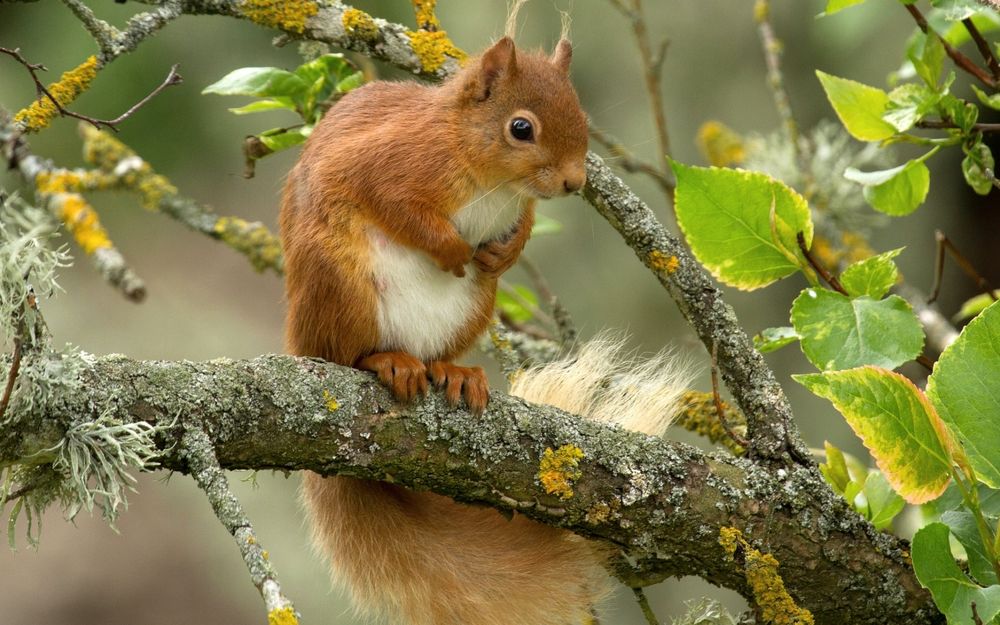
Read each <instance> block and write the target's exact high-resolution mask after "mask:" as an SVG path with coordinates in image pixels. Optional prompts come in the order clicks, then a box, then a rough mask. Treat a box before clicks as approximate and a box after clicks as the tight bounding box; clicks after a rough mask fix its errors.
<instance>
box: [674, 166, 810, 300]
mask: <svg viewBox="0 0 1000 625" xmlns="http://www.w3.org/2000/svg"><path fill="white" fill-rule="evenodd" d="M671 166H672V167H673V170H674V175H675V176H676V178H677V191H676V201H675V209H676V211H677V222H678V224H680V227H681V230H683V231H684V235H685V236H686V237H687V240H688V244H689V245H690V246H691V250H692V251H693V252H694V254H695V256H696V257H697V258H698V261H699V262H701V264H702V265H704V266H705V267H707V268H708V270H709V271H711V272H712V275H714V276H715V277H716V278H718V279H719V280H720V281H722V282H724V283H725V284H728V285H730V286H735V287H737V288H740V289H744V290H747V291H750V290H753V289H757V288H760V287H762V286H767V285H768V284H771V283H772V282H774V281H776V280H779V279H781V278H784V277H786V276H789V275H791V274H793V273H795V272H796V271H798V270H799V269H800V268H801V267H803V266H804V265H805V260H804V259H802V258H801V253H800V252H799V250H798V243H797V242H796V238H795V235H796V233H797V232H802V233H803V235H804V237H805V242H806V246H809V245H810V244H811V243H812V235H813V223H812V218H811V217H810V215H809V206H808V205H807V204H806V201H805V199H804V198H803V197H802V196H801V195H799V194H798V193H796V192H795V191H793V190H792V189H791V188H789V187H788V186H786V185H785V184H784V183H782V182H779V181H778V180H775V179H774V178H771V177H770V176H767V175H765V174H762V173H758V172H749V171H743V170H737V169H721V168H718V167H688V166H687V165H682V164H681V163H678V162H677V161H672V162H671Z"/></svg>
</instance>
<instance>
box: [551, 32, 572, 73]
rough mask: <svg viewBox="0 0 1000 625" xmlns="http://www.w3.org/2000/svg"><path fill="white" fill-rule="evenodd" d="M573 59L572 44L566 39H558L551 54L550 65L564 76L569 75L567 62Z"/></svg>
mask: <svg viewBox="0 0 1000 625" xmlns="http://www.w3.org/2000/svg"><path fill="white" fill-rule="evenodd" d="M572 59H573V44H571V43H570V42H569V40H568V39H560V40H559V43H558V44H556V49H555V52H553V53H552V59H551V61H552V64H553V65H555V66H556V67H558V68H559V70H560V71H562V73H564V74H568V73H569V62H570V61H571V60H572Z"/></svg>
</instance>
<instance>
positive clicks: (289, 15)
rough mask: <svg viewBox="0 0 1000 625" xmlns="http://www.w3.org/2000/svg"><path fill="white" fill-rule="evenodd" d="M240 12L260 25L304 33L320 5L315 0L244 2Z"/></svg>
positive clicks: (259, 0) (247, 0)
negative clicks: (309, 20)
mask: <svg viewBox="0 0 1000 625" xmlns="http://www.w3.org/2000/svg"><path fill="white" fill-rule="evenodd" d="M239 11H240V12H241V13H243V15H246V16H247V17H248V18H250V20H251V21H253V22H257V23H258V24H262V25H264V26H270V27H272V28H280V29H282V30H288V31H291V32H293V33H302V32H305V30H306V21H307V20H308V19H309V18H310V17H312V16H314V15H316V13H317V12H318V11H319V5H318V4H317V3H316V2H315V0H242V2H240V4H239Z"/></svg>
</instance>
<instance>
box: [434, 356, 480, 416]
mask: <svg viewBox="0 0 1000 625" xmlns="http://www.w3.org/2000/svg"><path fill="white" fill-rule="evenodd" d="M428 373H429V374H430V376H431V381H432V382H434V386H436V387H438V388H443V389H444V397H445V399H447V400H448V403H449V404H451V405H452V406H457V405H458V402H459V401H460V400H461V399H462V398H463V397H464V398H465V403H466V405H467V406H468V407H469V410H471V411H472V412H475V413H476V414H480V413H482V412H483V410H485V409H486V402H487V401H489V398H490V385H489V382H487V381H486V372H484V371H483V368H482V367H459V366H458V365H453V364H451V363H450V362H445V361H443V360H435V361H433V362H431V363H430V364H429V365H428Z"/></svg>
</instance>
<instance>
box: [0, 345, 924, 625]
mask: <svg viewBox="0 0 1000 625" xmlns="http://www.w3.org/2000/svg"><path fill="white" fill-rule="evenodd" d="M70 357H71V358H81V360H82V361H83V362H84V363H85V364H84V365H83V366H84V369H83V373H82V377H81V382H82V384H79V385H74V387H73V388H70V390H68V391H67V392H66V393H61V394H59V395H58V396H56V397H53V398H52V399H51V400H49V401H47V402H45V403H43V404H41V405H37V404H36V406H35V407H34V408H33V409H31V410H30V411H29V410H23V409H22V410H19V409H18V404H16V403H15V404H12V408H13V412H12V413H10V414H9V415H8V417H9V418H10V419H11V421H10V422H8V423H7V424H6V426H5V427H4V428H3V429H2V430H0V466H4V465H6V464H9V463H11V462H16V461H18V460H20V459H24V458H26V457H28V456H32V455H33V454H36V455H35V458H36V459H37V460H44V458H45V451H44V450H46V449H48V448H50V447H52V446H53V445H55V444H56V443H58V442H59V440H61V437H62V436H63V433H64V432H65V431H66V429H67V428H68V427H70V426H71V425H72V424H74V423H78V422H80V421H85V420H92V419H95V418H97V417H98V416H99V415H105V417H107V416H111V417H114V418H116V419H119V420H121V421H122V422H133V421H138V420H142V421H147V422H150V423H154V424H160V425H163V424H174V425H173V427H172V428H170V429H169V430H167V431H166V432H167V433H166V434H164V435H163V436H162V440H159V441H158V445H159V446H160V449H161V451H162V456H161V457H160V459H159V462H160V464H161V466H162V467H163V468H165V469H169V470H173V471H179V472H183V473H188V472H190V469H191V467H189V466H188V462H187V459H186V456H185V455H184V453H183V451H182V450H183V446H181V445H180V444H179V443H180V440H181V437H182V436H183V434H184V433H185V432H189V431H191V430H201V431H204V432H205V433H206V434H207V435H208V437H209V440H210V441H211V443H212V445H213V446H214V448H215V451H216V454H217V456H218V459H219V462H220V464H221V466H222V467H223V468H226V469H277V470H299V469H309V470H312V471H317V472H319V473H322V474H326V475H333V474H342V475H355V476H361V477H365V478H372V479H379V480H386V479H391V480H392V481H394V482H396V483H399V484H403V485H405V486H408V487H411V488H415V489H430V490H433V491H435V492H438V493H442V494H446V495H449V496H452V497H454V498H456V499H458V500H460V501H464V502H468V503H471V504H479V505H487V506H492V507H495V508H498V509H500V510H503V511H508V512H511V511H517V512H519V513H522V514H525V515H528V516H529V517H531V518H534V519H536V520H538V521H540V522H542V523H546V524H550V525H555V526H560V527H564V528H566V529H569V530H571V531H574V532H577V533H579V534H582V535H584V536H588V537H591V538H594V539H599V540H602V541H606V542H608V543H610V544H612V545H615V546H616V547H618V548H620V549H621V550H622V552H623V553H624V554H625V555H626V556H627V557H628V559H629V560H630V561H632V562H634V563H635V567H634V570H633V571H629V572H626V571H624V570H620V571H618V574H619V576H620V577H622V578H623V579H624V581H626V582H627V583H629V584H630V585H633V586H637V585H643V584H650V583H655V582H657V581H660V580H662V579H664V578H667V577H671V576H681V575H697V576H699V577H702V578H704V579H706V580H708V581H710V582H713V583H715V584H719V585H722V586H726V587H729V588H732V589H735V590H736V591H738V592H740V593H742V594H744V595H745V596H749V592H750V591H749V586H748V584H747V582H746V579H745V578H744V575H743V570H742V568H741V567H739V566H737V565H736V564H734V563H733V562H732V561H731V560H728V559H727V558H726V557H725V556H724V552H723V550H722V548H721V547H720V545H719V531H720V529H721V528H723V527H735V528H737V529H739V530H740V531H741V532H742V533H743V535H744V536H745V537H746V538H747V539H748V540H749V541H750V542H751V543H753V544H754V546H755V547H756V548H758V549H760V550H761V551H764V552H767V553H770V554H772V555H774V556H775V557H776V558H777V559H778V561H779V563H780V569H779V572H780V574H781V576H782V578H783V579H784V582H785V585H786V587H787V588H788V590H789V592H790V593H791V595H792V597H793V598H794V599H795V600H796V602H797V603H798V604H799V605H800V606H801V607H804V608H807V609H809V610H810V611H812V613H813V615H814V616H815V617H816V622H817V623H838V624H839V623H852V624H856V625H861V624H865V623H886V622H893V623H896V622H900V623H901V622H906V623H914V624H923V623H941V622H943V618H942V617H941V616H940V614H939V613H938V612H937V611H936V610H935V609H934V608H933V605H932V604H931V602H930V599H929V596H928V595H927V594H926V593H925V592H924V591H923V590H922V589H921V588H920V587H919V584H918V583H917V581H916V579H915V577H914V575H913V572H912V569H911V568H910V566H909V562H908V553H907V550H908V546H907V544H906V543H905V541H902V540H900V539H898V538H896V537H894V536H891V535H889V534H885V533H880V532H876V531H875V530H874V529H873V528H872V526H871V525H870V524H868V523H867V522H865V521H864V520H863V519H861V518H860V517H859V516H858V515H857V514H856V513H854V512H853V511H852V510H851V509H849V507H848V506H847V505H846V503H845V502H844V501H843V500H842V499H840V498H839V497H837V496H835V495H834V494H833V493H832V492H831V491H830V490H829V488H827V486H826V485H825V484H824V483H823V482H822V479H821V478H819V477H818V476H817V474H816V472H815V471H812V470H810V469H808V468H805V467H800V466H791V467H789V468H788V469H779V470H774V469H773V468H771V469H769V468H766V467H762V466H760V465H758V464H756V463H754V462H752V461H749V460H746V459H741V458H735V457H732V456H728V455H724V454H722V453H705V452H703V451H700V450H698V449H695V448H693V447H691V446H688V445H684V444H681V443H676V442H667V441H662V440H658V439H654V438H651V437H648V436H645V435H641V434H637V433H634V432H626V431H622V430H621V429H618V428H612V427H608V426H605V425H601V424H597V423H593V422H588V421H586V420H583V419H580V418H579V417H576V416H573V415H570V414H567V413H564V412H561V411H559V410H556V409H554V408H552V407H548V406H537V405H531V404H528V403H526V402H524V401H522V400H520V399H517V398H513V397H508V396H505V395H503V394H501V393H497V392H494V393H493V395H492V397H491V401H490V406H489V409H488V410H487V411H486V412H485V414H483V415H481V416H472V415H470V414H469V413H467V412H465V411H464V410H458V409H451V408H448V407H447V405H446V404H445V402H444V400H443V398H441V397H438V396H437V395H436V394H435V395H432V396H431V397H428V398H427V399H426V400H424V401H422V402H420V403H417V404H414V405H411V406H400V405H398V404H396V403H395V402H394V401H393V400H392V399H391V397H390V396H389V395H388V393H387V392H386V391H385V390H384V389H383V388H382V387H381V386H380V385H379V384H378V383H377V382H375V380H374V379H373V378H372V377H371V376H369V375H368V374H365V373H362V372H360V371H356V370H353V369H349V368H345V367H339V366H336V365H333V364H329V363H325V362H321V361H318V360H313V359H303V358H293V357H289V356H263V357H259V358H255V359H253V360H241V361H231V360H213V361H210V362H202V363H193V362H162V361H136V360H131V359H128V358H125V357H122V356H106V357H100V358H95V357H92V356H81V355H75V356H70ZM566 444H572V445H575V446H577V447H579V448H580V449H582V450H583V452H584V458H583V459H582V460H581V462H580V466H579V469H580V471H581V476H580V477H579V479H576V480H575V481H574V482H573V489H572V496H570V497H569V498H566V499H563V498H561V497H559V496H555V495H550V494H547V493H546V492H545V490H544V489H543V488H542V487H541V486H540V485H539V483H538V480H537V478H536V475H537V473H538V468H539V458H540V457H541V455H542V453H543V451H544V450H545V449H546V448H557V447H560V446H562V445H566Z"/></svg>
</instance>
